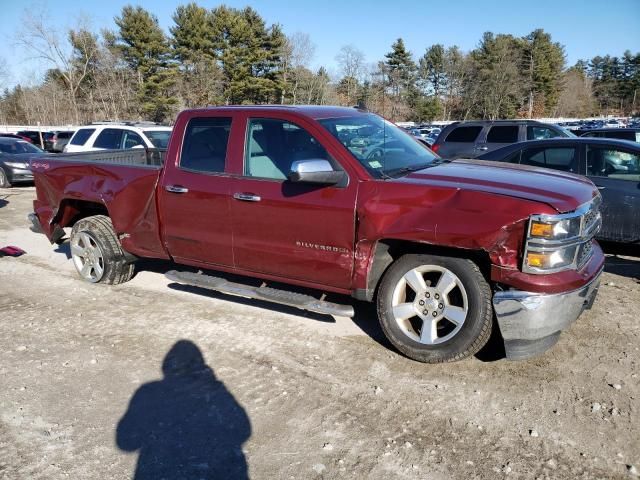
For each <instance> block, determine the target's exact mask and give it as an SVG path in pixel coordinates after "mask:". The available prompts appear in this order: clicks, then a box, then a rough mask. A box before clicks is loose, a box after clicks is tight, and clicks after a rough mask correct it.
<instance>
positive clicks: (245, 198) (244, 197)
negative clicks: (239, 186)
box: [233, 193, 262, 202]
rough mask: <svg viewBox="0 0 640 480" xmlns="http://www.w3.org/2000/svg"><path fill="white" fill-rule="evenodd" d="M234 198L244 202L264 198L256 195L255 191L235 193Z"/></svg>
mask: <svg viewBox="0 0 640 480" xmlns="http://www.w3.org/2000/svg"><path fill="white" fill-rule="evenodd" d="M233 198H235V199H236V200H241V201H243V202H259V201H260V200H262V199H261V198H260V196H259V195H254V194H253V193H234V194H233Z"/></svg>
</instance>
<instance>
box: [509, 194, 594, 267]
mask: <svg viewBox="0 0 640 480" xmlns="http://www.w3.org/2000/svg"><path fill="white" fill-rule="evenodd" d="M600 203H601V199H600V197H596V198H595V199H594V200H593V201H592V202H589V203H587V204H584V205H582V206H580V207H579V208H578V209H577V210H576V211H575V212H571V213H565V214H561V215H532V216H531V218H530V219H529V227H528V229H527V240H526V243H525V250H524V255H523V259H522V271H523V272H525V273H537V274H544V273H554V272H560V271H563V270H571V269H576V270H577V269H579V268H582V266H583V265H584V264H585V263H586V262H587V261H588V260H589V258H590V257H591V249H590V248H586V247H589V246H591V242H592V240H593V236H594V235H595V234H596V233H597V232H598V229H599V228H600V223H601V217H600V212H599V210H598V209H599V206H600Z"/></svg>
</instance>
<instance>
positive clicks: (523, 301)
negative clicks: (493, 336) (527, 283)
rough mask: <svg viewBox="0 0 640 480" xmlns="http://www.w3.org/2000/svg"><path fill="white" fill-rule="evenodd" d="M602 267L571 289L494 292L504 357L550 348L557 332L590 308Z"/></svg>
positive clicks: (519, 356) (517, 356)
mask: <svg viewBox="0 0 640 480" xmlns="http://www.w3.org/2000/svg"><path fill="white" fill-rule="evenodd" d="M601 274H602V270H601V271H600V272H599V273H598V275H596V277H595V278H594V279H593V280H591V282H589V283H588V284H587V285H585V286H584V287H581V288H579V289H577V290H573V291H571V292H564V293H557V294H554V295H543V294H537V293H530V292H522V291H519V290H509V291H503V292H496V293H495V294H494V296H493V309H494V311H495V313H496V318H497V319H498V325H499V326H500V333H502V338H503V339H504V346H505V353H506V355H507V358H508V359H511V360H520V359H524V358H529V357H533V356H535V355H538V354H540V353H542V352H544V351H545V350H547V349H548V348H550V347H552V346H553V345H554V344H555V343H556V342H557V341H558V338H559V336H560V332H561V331H562V330H564V329H566V328H567V327H568V326H569V325H571V324H572V323H573V322H575V321H576V320H577V319H578V317H579V316H580V314H581V313H582V312H583V311H584V310H586V309H589V308H591V305H593V302H594V300H595V298H596V294H597V293H598V287H599V286H600V276H601Z"/></svg>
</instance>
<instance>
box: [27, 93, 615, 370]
mask: <svg viewBox="0 0 640 480" xmlns="http://www.w3.org/2000/svg"><path fill="white" fill-rule="evenodd" d="M144 153H145V152H144V151H139V152H131V151H128V152H108V155H107V157H109V158H106V157H104V155H105V154H102V155H103V157H99V158H90V157H89V156H88V155H87V154H76V155H66V156H60V157H55V158H50V157H47V158H43V159H40V160H33V161H32V163H31V167H32V170H33V172H34V176H35V183H36V190H37V199H36V200H35V201H34V209H35V213H34V214H31V215H30V218H31V221H32V222H33V224H34V229H35V228H39V229H40V230H41V231H42V232H44V233H45V234H46V236H47V237H48V238H49V240H50V241H51V242H61V241H64V240H65V232H64V230H63V228H65V227H73V228H72V230H71V234H70V240H69V241H70V249H71V255H72V259H73V263H74V264H75V266H76V268H77V270H78V272H79V274H80V276H81V277H82V278H83V279H84V280H86V281H89V282H102V283H108V284H116V283H122V282H126V281H127V280H129V279H130V278H131V277H132V276H133V274H134V266H133V262H134V261H135V260H136V259H137V258H139V257H151V258H160V259H170V260H173V261H174V262H176V263H178V264H185V265H190V266H196V267H199V268H205V269H208V270H220V271H224V272H233V273H237V274H241V275H245V276H250V277H256V278H260V279H263V280H264V281H265V282H268V281H277V282H280V283H286V284H292V285H298V286H303V287H311V288H313V289H317V290H318V291H319V294H320V292H337V293H340V294H347V295H351V296H353V297H355V298H356V299H360V300H366V301H375V302H376V304H377V311H378V318H379V321H380V323H381V325H382V329H383V330H384V333H385V334H386V335H387V337H388V338H389V340H390V341H391V343H392V344H393V345H394V346H395V347H397V348H398V350H400V351H401V352H402V353H404V354H405V355H407V356H408V357H410V358H412V359H415V360H419V361H422V362H445V361H453V360H459V359H462V358H464V357H467V356H469V355H473V354H474V353H476V352H477V351H478V350H479V349H480V348H482V347H483V345H485V343H486V342H487V340H488V338H489V336H490V333H491V331H492V328H496V326H497V328H499V330H500V333H501V335H502V338H503V339H504V344H505V351H506V355H507V357H508V358H512V359H516V358H526V357H529V356H532V355H535V354H538V353H540V352H542V351H544V350H546V349H547V348H549V347H550V346H551V345H553V344H554V343H555V342H556V341H557V339H558V337H559V335H560V332H561V331H562V330H563V329H565V328H566V327H567V326H568V325H569V324H570V323H571V322H573V321H574V320H576V319H577V318H578V316H579V315H580V314H581V312H582V311H583V310H584V309H585V308H589V307H590V306H591V303H592V302H593V300H594V298H595V295H596V292H597V289H598V285H599V278H600V274H601V271H602V268H603V263H604V256H603V253H602V251H601V249H600V247H599V246H598V244H597V243H596V242H595V241H594V240H593V236H594V234H595V233H596V231H597V230H598V228H599V226H600V223H601V220H600V213H599V210H598V208H599V204H600V196H599V194H598V190H597V189H596V188H595V187H594V185H593V184H592V183H591V182H590V181H589V180H587V179H585V178H583V177H578V176H575V175H571V174H566V173H561V172H558V171H551V170H546V169H535V168H529V167H520V166H516V165H509V164H505V163H492V162H482V161H473V162H472V161H466V160H456V161H446V160H443V159H441V158H439V157H438V156H437V155H435V154H434V153H433V152H432V151H431V150H429V149H428V148H426V147H425V146H423V145H422V144H420V143H419V142H417V141H416V140H415V139H414V138H412V137H411V136H410V135H408V134H406V133H405V132H403V131H402V130H400V129H399V128H397V127H396V126H394V125H393V124H391V123H389V122H387V121H385V120H383V119H382V118H381V117H379V116H376V115H374V114H371V113H368V112H366V111H360V110H357V109H353V108H339V107H321V106H295V107H294V106H237V107H220V108H206V109H199V110H187V111H184V112H182V113H180V115H179V116H178V118H177V121H176V124H175V127H174V130H173V134H172V136H171V139H170V142H169V146H168V149H167V150H166V152H163V153H162V155H164V161H163V162H160V161H158V160H159V158H160V154H158V152H155V154H154V155H152V156H151V157H153V158H152V159H148V158H147V157H145V158H147V160H145V161H141V162H139V163H136V162H129V163H131V164H126V161H125V160H123V158H124V156H126V155H129V156H131V155H136V154H137V155H141V156H144ZM167 276H168V277H169V278H170V279H172V280H173V281H175V282H180V283H185V284H191V285H197V286H200V287H204V288H210V289H213V290H218V291H221V292H225V293H229V294H232V295H240V296H244V297H250V298H258V299H262V300H268V301H272V302H278V303H283V304H287V305H292V306H295V307H298V308H301V309H307V310H311V311H315V312H321V313H326V314H332V315H347V316H349V315H353V307H352V305H350V303H351V302H349V301H348V300H346V299H345V301H344V302H342V303H343V304H337V303H332V302H328V301H326V300H325V298H324V294H323V295H322V297H321V298H316V297H314V296H311V295H303V294H301V293H297V292H290V291H286V290H277V289H274V288H272V287H269V286H266V285H265V283H264V282H263V285H262V286H260V287H255V286H250V285H244V284H241V283H237V282H230V281H228V280H226V279H224V278H219V277H214V276H210V275H205V274H201V273H191V272H188V271H183V272H178V271H171V272H168V273H167Z"/></svg>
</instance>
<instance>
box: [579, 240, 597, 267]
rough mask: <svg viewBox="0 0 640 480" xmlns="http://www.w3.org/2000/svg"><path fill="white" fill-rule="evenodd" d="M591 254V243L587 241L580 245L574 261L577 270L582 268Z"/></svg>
mask: <svg viewBox="0 0 640 480" xmlns="http://www.w3.org/2000/svg"><path fill="white" fill-rule="evenodd" d="M592 253H593V242H592V241H588V242H585V243H583V244H582V245H580V248H579V250H578V259H577V261H576V265H577V266H578V268H582V267H583V266H584V264H585V263H587V261H588V260H589V259H590V258H591V254H592Z"/></svg>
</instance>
